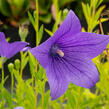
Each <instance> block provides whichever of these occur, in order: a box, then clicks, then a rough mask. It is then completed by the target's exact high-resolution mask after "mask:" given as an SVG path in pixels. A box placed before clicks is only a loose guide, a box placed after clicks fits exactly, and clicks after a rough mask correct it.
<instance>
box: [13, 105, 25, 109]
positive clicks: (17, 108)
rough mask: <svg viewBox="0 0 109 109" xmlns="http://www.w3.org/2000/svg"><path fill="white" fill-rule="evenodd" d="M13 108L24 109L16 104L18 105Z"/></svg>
mask: <svg viewBox="0 0 109 109" xmlns="http://www.w3.org/2000/svg"><path fill="white" fill-rule="evenodd" d="M14 109H24V108H23V107H21V106H18V107H15V108H14Z"/></svg>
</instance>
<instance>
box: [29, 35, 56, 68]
mask: <svg viewBox="0 0 109 109" xmlns="http://www.w3.org/2000/svg"><path fill="white" fill-rule="evenodd" d="M52 39H53V37H51V38H49V39H48V40H47V41H45V42H44V43H42V44H41V45H39V46H38V47H35V48H32V49H30V52H31V53H32V54H33V55H34V57H35V58H36V59H37V60H38V61H39V63H40V64H41V65H42V66H43V67H44V68H46V66H47V65H48V61H49V49H50V48H51V45H52V44H53V43H54V41H53V40H52Z"/></svg>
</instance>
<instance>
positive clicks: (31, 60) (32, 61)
mask: <svg viewBox="0 0 109 109" xmlns="http://www.w3.org/2000/svg"><path fill="white" fill-rule="evenodd" d="M28 53H29V66H30V71H31V74H32V75H34V76H35V73H36V59H35V57H34V56H33V55H32V54H31V52H30V51H29V50H28Z"/></svg>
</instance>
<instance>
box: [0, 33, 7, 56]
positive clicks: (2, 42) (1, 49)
mask: <svg viewBox="0 0 109 109" xmlns="http://www.w3.org/2000/svg"><path fill="white" fill-rule="evenodd" d="M6 48H7V42H6V39H5V35H4V33H3V32H0V56H4V55H5V50H7V49H6Z"/></svg>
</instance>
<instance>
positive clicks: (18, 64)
mask: <svg viewBox="0 0 109 109" xmlns="http://www.w3.org/2000/svg"><path fill="white" fill-rule="evenodd" d="M14 64H15V68H16V70H19V69H20V60H19V59H16V60H15V61H14Z"/></svg>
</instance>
